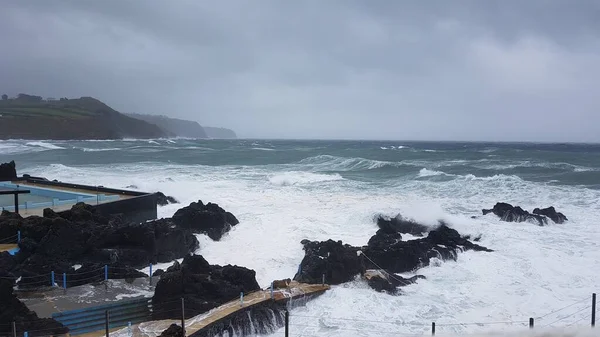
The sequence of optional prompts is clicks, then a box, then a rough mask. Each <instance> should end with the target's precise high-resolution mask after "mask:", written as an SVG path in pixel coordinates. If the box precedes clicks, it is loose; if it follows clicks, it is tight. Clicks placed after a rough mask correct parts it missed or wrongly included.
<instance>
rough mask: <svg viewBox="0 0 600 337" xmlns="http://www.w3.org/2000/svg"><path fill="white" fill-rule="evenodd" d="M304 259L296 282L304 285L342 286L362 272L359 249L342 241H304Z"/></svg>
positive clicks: (295, 278) (296, 276) (295, 277)
mask: <svg viewBox="0 0 600 337" xmlns="http://www.w3.org/2000/svg"><path fill="white" fill-rule="evenodd" d="M302 244H303V245H304V258H303V259H302V262H301V263H300V268H299V270H298V272H297V273H296V275H295V276H294V280H295V281H298V282H303V283H312V284H317V283H322V282H323V275H324V276H325V283H327V284H341V283H344V282H348V281H351V280H352V279H354V277H355V276H356V275H358V274H360V273H362V272H364V269H363V268H362V267H361V260H360V258H359V255H358V254H357V253H358V251H359V250H360V249H359V248H358V247H353V246H350V245H345V244H342V241H333V240H327V241H322V242H318V241H308V240H303V241H302Z"/></svg>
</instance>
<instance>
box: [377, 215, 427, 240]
mask: <svg viewBox="0 0 600 337" xmlns="http://www.w3.org/2000/svg"><path fill="white" fill-rule="evenodd" d="M377 226H379V228H380V229H381V230H382V231H384V232H385V233H402V234H411V235H414V236H423V235H424V234H425V233H427V232H429V230H430V229H431V228H429V227H428V226H425V225H423V224H420V223H418V222H416V221H413V220H410V219H405V218H403V217H402V215H400V214H398V215H396V216H395V217H393V218H389V217H386V216H384V215H379V216H378V217H377Z"/></svg>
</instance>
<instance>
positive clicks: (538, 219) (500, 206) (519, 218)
mask: <svg viewBox="0 0 600 337" xmlns="http://www.w3.org/2000/svg"><path fill="white" fill-rule="evenodd" d="M482 213H483V215H486V214H489V213H494V214H495V215H496V216H498V217H499V218H500V220H502V221H507V222H525V221H527V222H533V223H535V224H537V225H539V226H544V225H546V224H548V218H550V219H551V220H552V221H554V222H555V223H559V224H561V223H564V222H565V221H566V220H567V217H566V216H565V215H564V214H562V213H559V212H556V210H555V209H554V207H552V206H551V207H548V208H544V209H539V208H536V209H534V210H533V213H529V212H528V211H526V210H524V209H522V208H521V207H519V206H513V205H511V204H507V203H505V202H499V203H496V205H494V207H493V208H492V209H483V210H482Z"/></svg>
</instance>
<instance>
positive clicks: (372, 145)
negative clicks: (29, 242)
mask: <svg viewBox="0 0 600 337" xmlns="http://www.w3.org/2000/svg"><path fill="white" fill-rule="evenodd" d="M10 160H15V161H16V162H17V167H18V171H19V174H24V173H28V174H31V175H34V176H43V177H46V178H48V179H58V180H61V181H68V182H75V183H83V184H91V185H103V186H107V187H114V188H128V189H135V190H140V191H147V192H155V191H162V192H164V193H165V194H167V195H172V196H174V197H175V198H177V199H178V200H179V201H181V204H174V205H168V206H165V207H160V208H159V216H160V217H168V216H171V215H172V214H173V213H174V212H175V211H176V210H177V209H178V208H180V207H182V206H184V205H187V204H189V203H190V202H192V201H197V200H202V201H203V202H214V203H218V204H219V205H220V206H222V207H223V208H225V209H226V210H228V211H230V212H232V213H233V214H235V215H236V217H237V218H238V219H239V220H240V224H239V225H238V226H235V227H234V228H233V229H232V230H231V232H230V233H228V234H227V235H225V236H224V237H223V239H222V240H221V241H218V242H215V241H212V240H211V239H209V238H208V237H206V236H204V235H199V236H198V238H199V240H200V249H199V250H198V252H197V253H198V254H202V255H203V256H204V257H205V258H206V259H207V260H208V261H209V262H211V263H212V264H222V265H223V264H237V265H240V266H244V267H248V268H251V269H254V270H255V271H256V277H257V280H258V282H259V284H260V285H261V286H263V287H266V286H268V284H269V283H270V282H271V280H273V279H281V278H288V277H293V275H294V273H295V272H296V271H297V269H298V265H299V264H300V261H301V260H302V258H303V256H304V252H303V250H302V245H301V244H300V241H301V240H303V239H310V240H326V239H334V240H342V241H343V242H345V243H348V244H351V245H364V244H366V243H367V241H368V240H369V238H370V237H371V236H372V235H373V234H374V233H375V231H376V230H377V226H376V225H375V223H374V221H373V218H374V216H375V215H377V214H386V215H395V214H397V213H401V214H402V215H403V216H405V217H410V218H413V219H415V220H417V221H420V222H423V223H426V224H431V225H435V223H436V222H437V221H438V220H440V219H442V220H445V221H447V222H448V223H449V224H451V226H452V227H454V228H456V229H457V230H458V231H459V232H461V233H462V234H471V235H481V242H480V244H481V245H483V246H486V247H488V248H491V249H493V250H494V252H492V253H483V252H465V253H460V254H459V255H458V260H457V261H456V262H454V261H445V262H438V263H433V264H432V265H431V266H430V267H426V268H423V269H420V270H418V271H416V274H421V275H424V276H426V277H427V279H426V280H420V281H419V283H418V284H414V285H410V286H407V287H405V288H403V291H402V292H403V294H402V295H401V296H390V295H387V294H382V293H377V292H375V291H374V290H372V289H370V288H369V287H368V286H367V285H366V283H365V282H364V281H361V280H359V279H357V280H355V281H353V282H349V283H347V284H343V285H339V286H334V287H333V288H332V290H331V291H328V292H327V293H325V294H324V295H322V296H320V297H318V298H317V299H315V300H313V301H311V302H309V303H308V304H307V305H306V306H305V307H301V308H297V309H294V310H293V311H292V312H291V322H290V329H291V335H292V336H384V335H398V336H400V335H415V334H416V335H420V334H430V330H431V322H436V332H437V335H439V336H454V335H461V336H462V335H465V334H476V333H485V334H491V333H493V332H503V333H509V334H508V335H510V336H521V335H524V334H526V333H528V327H527V325H528V320H529V318H530V317H534V318H536V320H535V325H536V328H535V329H534V332H536V333H538V334H539V332H540V331H545V330H544V329H551V330H552V329H554V330H552V331H554V332H553V334H550V335H548V336H566V335H564V334H561V333H559V332H557V331H559V330H560V331H562V329H568V331H573V330H572V329H575V331H579V333H578V334H574V335H577V336H588V335H589V336H592V335H595V334H593V333H592V332H591V331H589V329H587V328H585V327H586V326H589V321H590V315H591V294H592V293H593V292H599V290H600V145H593V144H518V143H506V144H505V143H449V142H448V143H435V142H419V143H417V142H398V141H385V142H383V141H382V142H374V141H283V140H279V141H278V140H272V141H271V140H269V141H267V140H227V141H225V140H192V139H169V140H166V139H157V140H134V139H131V140H123V141H35V142H34V141H22V140H9V141H0V162H6V161H10ZM498 201H503V202H509V203H512V204H514V205H520V206H521V207H523V208H524V209H528V210H530V211H531V210H532V209H533V208H535V207H548V206H555V207H556V208H557V210H558V211H560V212H563V213H564V214H566V215H567V217H568V218H569V221H568V222H567V223H565V224H561V225H558V224H554V223H550V224H549V225H548V226H545V227H538V226H536V225H533V224H530V223H507V222H501V221H499V220H498V219H497V218H496V217H495V216H494V215H492V214H489V215H486V216H481V209H482V208H491V207H492V206H493V205H494V204H495V203H496V202H498ZM472 216H478V217H477V218H475V219H472V218H471V217H472ZM414 274H415V273H412V274H406V275H405V276H411V275H414ZM565 307H566V308H565ZM561 309H562V310H561ZM557 329H558V330H557ZM595 332H597V331H595ZM275 335H283V330H279V331H277V332H276V333H275ZM598 335H600V334H598Z"/></svg>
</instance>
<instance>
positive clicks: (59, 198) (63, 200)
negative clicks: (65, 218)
mask: <svg viewBox="0 0 600 337" xmlns="http://www.w3.org/2000/svg"><path fill="white" fill-rule="evenodd" d="M0 187H2V188H6V189H22V190H29V191H30V193H28V194H21V195H19V209H20V210H27V209H39V208H46V207H56V206H63V205H72V204H76V203H78V202H84V203H87V204H91V205H95V204H99V203H104V202H108V201H116V200H119V196H118V195H106V194H103V193H98V194H90V193H83V192H79V191H73V190H59V189H52V188H44V187H39V186H32V185H28V184H14V183H11V182H0ZM14 204H15V202H14V197H13V196H12V195H0V211H2V210H7V211H11V212H14V209H15V206H14Z"/></svg>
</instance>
